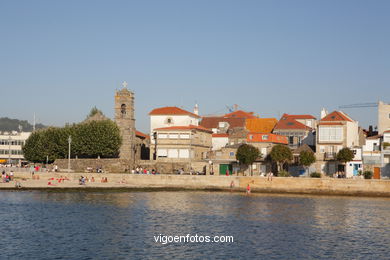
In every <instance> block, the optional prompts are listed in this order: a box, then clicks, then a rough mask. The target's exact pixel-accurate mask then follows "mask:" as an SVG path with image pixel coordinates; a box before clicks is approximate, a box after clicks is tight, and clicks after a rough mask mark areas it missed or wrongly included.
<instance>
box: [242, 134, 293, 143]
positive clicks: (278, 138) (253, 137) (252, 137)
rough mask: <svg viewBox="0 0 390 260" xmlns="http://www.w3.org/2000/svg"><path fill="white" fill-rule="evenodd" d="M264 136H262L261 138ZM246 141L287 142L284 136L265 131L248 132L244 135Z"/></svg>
mask: <svg viewBox="0 0 390 260" xmlns="http://www.w3.org/2000/svg"><path fill="white" fill-rule="evenodd" d="M263 137H264V138H263ZM246 141H247V142H248V143H277V144H288V140H287V137H286V136H283V135H276V134H265V133H248V135H247V137H246Z"/></svg>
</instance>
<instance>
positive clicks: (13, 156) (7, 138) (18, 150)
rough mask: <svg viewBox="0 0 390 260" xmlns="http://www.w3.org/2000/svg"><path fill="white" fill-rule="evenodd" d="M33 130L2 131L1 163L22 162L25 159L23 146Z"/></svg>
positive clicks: (0, 135) (0, 134)
mask: <svg viewBox="0 0 390 260" xmlns="http://www.w3.org/2000/svg"><path fill="white" fill-rule="evenodd" d="M30 135H31V132H17V131H12V132H0V163H2V164H7V163H12V164H20V163H21V162H22V161H23V160H24V156H23V151H22V147H23V145H24V144H25V142H26V140H27V138H28V137H29V136H30Z"/></svg>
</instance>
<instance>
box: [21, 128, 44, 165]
mask: <svg viewBox="0 0 390 260" xmlns="http://www.w3.org/2000/svg"><path fill="white" fill-rule="evenodd" d="M44 134H45V130H38V131H35V132H33V133H32V134H31V135H30V137H29V138H28V139H27V140H26V143H25V144H24V145H23V148H22V149H23V154H24V158H26V160H28V161H30V162H44V161H45V160H46V155H45V152H44V151H45V147H44V144H43V139H44Z"/></svg>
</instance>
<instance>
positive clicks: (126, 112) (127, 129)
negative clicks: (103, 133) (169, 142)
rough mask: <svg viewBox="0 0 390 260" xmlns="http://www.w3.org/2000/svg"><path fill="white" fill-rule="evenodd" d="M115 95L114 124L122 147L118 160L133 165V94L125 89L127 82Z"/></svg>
mask: <svg viewBox="0 0 390 260" xmlns="http://www.w3.org/2000/svg"><path fill="white" fill-rule="evenodd" d="M122 85H123V88H122V89H121V90H117V91H116V93H115V122H116V124H117V125H118V127H119V129H120V133H121V136H122V146H121V148H120V151H119V158H120V159H126V160H130V161H131V162H132V164H133V166H134V163H135V118H134V93H133V92H131V91H129V90H128V89H127V82H126V81H125V82H123V84H122Z"/></svg>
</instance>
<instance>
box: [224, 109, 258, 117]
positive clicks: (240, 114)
mask: <svg viewBox="0 0 390 260" xmlns="http://www.w3.org/2000/svg"><path fill="white" fill-rule="evenodd" d="M253 114H254V113H253V112H245V111H242V110H237V111H234V112H232V113H229V114H225V115H224V117H235V118H256V116H254V115H253Z"/></svg>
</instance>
